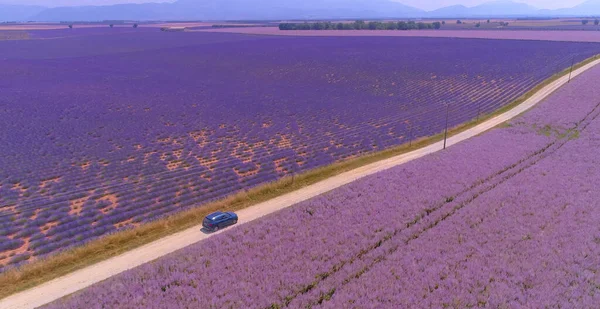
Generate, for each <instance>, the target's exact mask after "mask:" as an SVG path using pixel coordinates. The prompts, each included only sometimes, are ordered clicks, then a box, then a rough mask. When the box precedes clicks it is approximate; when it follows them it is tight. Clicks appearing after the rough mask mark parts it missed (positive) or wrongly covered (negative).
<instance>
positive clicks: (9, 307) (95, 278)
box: [0, 59, 600, 309]
mask: <svg viewBox="0 0 600 309" xmlns="http://www.w3.org/2000/svg"><path fill="white" fill-rule="evenodd" d="M597 64H600V59H599V60H596V61H594V62H591V63H589V64H587V65H585V66H583V67H581V68H579V69H578V70H576V71H574V72H573V74H572V76H573V77H575V76H577V75H580V74H581V73H583V72H585V71H586V70H588V69H590V68H592V67H594V66H595V65H597ZM568 79H569V77H568V76H564V77H561V78H559V79H558V80H556V81H554V82H552V83H551V84H549V85H548V86H546V87H544V88H543V89H542V90H540V91H538V92H537V93H535V94H534V95H533V96H532V97H530V98H529V99H528V100H526V101H525V102H523V103H522V104H520V105H518V106H516V107H515V108H513V109H511V110H509V111H507V112H505V113H503V114H501V115H499V116H497V117H495V118H492V119H490V120H487V121H485V122H483V123H481V124H479V125H477V126H475V127H473V128H471V129H468V130H466V131H464V132H462V133H459V134H457V135H454V136H452V137H450V138H449V139H448V141H447V144H448V145H450V146H451V145H454V144H457V143H460V142H462V141H464V140H466V139H468V138H470V137H473V136H476V135H478V134H481V133H483V132H485V131H487V130H489V129H491V128H493V127H495V126H497V125H499V124H501V123H503V122H505V121H507V120H510V119H512V118H514V117H516V116H518V115H519V114H521V113H523V112H525V111H527V110H528V109H530V108H531V107H533V106H534V105H536V104H537V103H539V102H541V101H542V100H543V99H545V98H546V97H548V96H549V95H550V94H551V93H552V92H554V91H555V90H557V89H558V88H560V87H561V86H562V85H564V84H566V83H567V82H568ZM442 147H443V142H437V143H434V144H431V145H429V146H426V147H423V148H420V149H417V150H414V151H411V152H409V153H405V154H402V155H398V156H396V157H392V158H389V159H386V160H382V161H378V162H375V163H371V164H369V165H365V166H363V167H360V168H357V169H354V170H352V171H348V172H345V173H342V174H339V175H337V176H334V177H331V178H328V179H325V180H323V181H320V182H318V183H315V184H313V185H310V186H307V187H305V188H302V189H300V190H297V191H294V192H290V193H288V194H285V195H282V196H280V197H277V198H274V199H272V200H269V201H266V202H263V203H260V204H257V205H254V206H251V207H249V208H246V209H243V210H240V211H239V212H238V215H239V223H238V225H239V224H244V223H247V222H250V221H252V220H256V219H257V218H260V217H262V216H265V215H268V214H271V213H273V212H276V211H278V210H281V209H284V208H287V207H290V206H292V205H294V204H297V203H299V202H302V201H305V200H307V199H310V198H312V197H315V196H317V195H320V194H323V193H325V192H328V191H331V190H333V189H335V188H338V187H340V186H343V185H346V184H348V183H350V182H353V181H355V180H357V179H359V178H362V177H365V176H368V175H371V174H374V173H377V172H380V171H383V170H386V169H389V168H392V167H394V166H397V165H400V164H403V163H406V162H408V161H411V160H414V159H417V158H420V157H423V156H426V155H428V154H431V153H434V152H437V151H440V150H442ZM200 229H201V226H195V227H192V228H189V229H187V230H184V231H181V232H179V233H176V234H173V235H170V236H167V237H164V238H162V239H159V240H156V241H154V242H152V243H149V244H147V245H144V246H141V247H139V248H136V249H134V250H131V251H129V252H126V253H123V254H121V255H118V256H116V257H113V258H110V259H108V260H105V261H103V262H100V263H97V264H94V265H91V266H88V267H86V268H83V269H80V270H77V271H75V272H73V273H70V274H68V275H65V276H63V277H60V278H57V279H54V280H51V281H49V282H46V283H44V284H41V285H39V286H37V287H34V288H31V289H29V290H26V291H23V292H20V293H17V294H14V295H12V296H9V297H7V298H5V299H3V300H1V301H0V309H25V308H36V307H39V306H42V305H45V304H48V303H50V302H52V301H55V300H57V299H59V298H61V297H63V296H66V295H69V294H71V293H74V292H77V291H79V290H81V289H84V288H86V287H88V286H90V285H92V284H94V283H97V282H100V281H102V280H105V279H107V278H109V277H112V276H114V275H116V274H119V273H121V272H124V271H126V270H128V269H131V268H134V267H136V266H139V265H142V264H144V263H147V262H150V261H152V260H155V259H157V258H159V257H161V256H164V255H166V254H169V253H171V252H173V251H176V250H179V249H182V248H184V247H187V246H189V245H191V244H194V243H196V242H199V241H201V240H204V239H207V238H209V237H211V236H213V235H216V234H218V233H222V232H224V231H219V232H217V233H213V234H205V233H203V232H201V231H200Z"/></svg>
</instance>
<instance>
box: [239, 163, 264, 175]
mask: <svg viewBox="0 0 600 309" xmlns="http://www.w3.org/2000/svg"><path fill="white" fill-rule="evenodd" d="M233 170H234V171H235V173H236V174H237V175H238V176H239V177H242V178H244V177H250V176H254V175H256V174H258V171H260V163H256V168H255V169H253V170H250V171H247V172H240V171H238V170H237V168H234V169H233Z"/></svg>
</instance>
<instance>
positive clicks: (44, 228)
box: [40, 221, 58, 235]
mask: <svg viewBox="0 0 600 309" xmlns="http://www.w3.org/2000/svg"><path fill="white" fill-rule="evenodd" d="M57 225H58V221H52V222H48V223H46V224H44V225H42V226H40V230H41V231H42V234H44V235H46V233H48V231H49V230H50V229H51V228H53V227H55V226H57Z"/></svg>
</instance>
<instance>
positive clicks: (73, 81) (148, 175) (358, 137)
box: [0, 29, 600, 269]
mask: <svg viewBox="0 0 600 309" xmlns="http://www.w3.org/2000/svg"><path fill="white" fill-rule="evenodd" d="M56 31H59V30H56ZM85 31H86V30H81V29H80V30H79V32H77V33H78V35H71V36H68V37H64V38H60V39H31V40H21V41H18V40H11V41H2V42H0V60H1V61H2V62H1V65H2V70H0V90H1V91H2V96H0V117H2V119H4V120H5V121H2V122H0V132H2V134H0V143H1V145H2V146H3V148H2V156H0V166H1V167H2V168H1V169H0V218H1V219H0V266H1V265H4V266H6V265H9V264H10V265H14V264H19V263H22V262H24V261H28V260H29V261H31V260H33V259H36V258H38V257H39V256H43V255H46V254H48V253H52V252H56V251H57V250H60V249H64V248H67V247H70V246H74V245H79V244H83V243H85V242H87V241H89V240H91V239H93V238H96V237H99V236H101V235H105V234H107V233H111V232H114V231H117V230H120V229H124V228H128V227H133V226H137V225H139V224H140V223H144V222H148V221H151V220H155V219H157V218H160V217H163V216H166V215H169V214H173V213H175V212H178V211H181V210H183V209H188V208H190V207H192V206H198V205H201V204H203V203H206V202H207V201H211V200H214V199H217V198H221V197H224V196H226V195H229V194H231V193H234V192H236V191H239V190H242V189H246V188H250V187H254V186H257V185H260V184H264V183H266V182H270V181H274V180H277V179H280V178H282V177H284V176H286V175H291V174H297V173H301V172H304V171H307V170H310V169H314V168H317V167H321V166H324V165H328V164H331V163H333V162H337V161H340V160H344V159H349V158H353V157H356V156H359V155H361V154H366V153H372V152H376V151H381V150H384V149H388V148H390V147H393V146H397V145H400V144H403V143H406V142H408V141H410V140H414V139H417V138H419V137H424V136H429V135H432V134H436V133H439V132H441V131H442V130H443V129H444V126H445V115H446V113H448V115H449V117H448V119H449V121H448V123H449V126H456V125H458V124H461V123H463V122H466V121H469V120H472V119H475V118H476V117H478V115H480V114H484V113H489V112H492V111H494V110H496V109H498V108H500V107H502V106H504V105H506V104H508V103H510V102H511V101H513V100H515V99H516V98H518V97H519V96H521V95H522V94H524V93H525V92H526V91H527V90H529V89H531V88H532V87H533V86H535V85H536V84H538V83H540V82H541V81H543V80H544V79H546V78H548V77H550V76H552V75H553V74H555V73H557V72H558V71H560V70H563V69H566V68H568V67H569V66H570V65H571V63H572V62H579V61H582V60H584V59H586V58H588V57H590V56H593V55H595V54H598V53H600V44H597V43H576V42H571V43H568V42H543V41H508V40H479V39H453V38H384V37H354V38H352V37H329V38H328V37H268V36H246V35H241V34H225V33H198V32H195V33H161V32H159V31H139V32H135V31H131V30H129V29H128V30H119V32H115V33H113V34H110V35H106V34H103V33H98V31H97V30H89V31H90V33H89V35H85V34H86V32H85ZM104 31H110V30H109V29H106V30H104ZM59 32H60V31H59ZM62 33H63V32H61V33H59V34H62ZM79 34H84V35H79ZM92 34H93V35H92ZM41 36H43V35H37V37H41ZM49 36H50V37H53V36H52V35H49ZM32 37H33V38H35V37H36V35H35V34H34V35H32ZM56 37H63V36H62V35H56ZM446 105H448V107H446ZM0 269H1V268H0Z"/></svg>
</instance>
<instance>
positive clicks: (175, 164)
mask: <svg viewBox="0 0 600 309" xmlns="http://www.w3.org/2000/svg"><path fill="white" fill-rule="evenodd" d="M181 163H182V162H181V161H180V160H176V161H171V162H169V163H167V169H168V170H169V171H174V170H176V169H178V168H179V167H180V166H181Z"/></svg>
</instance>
